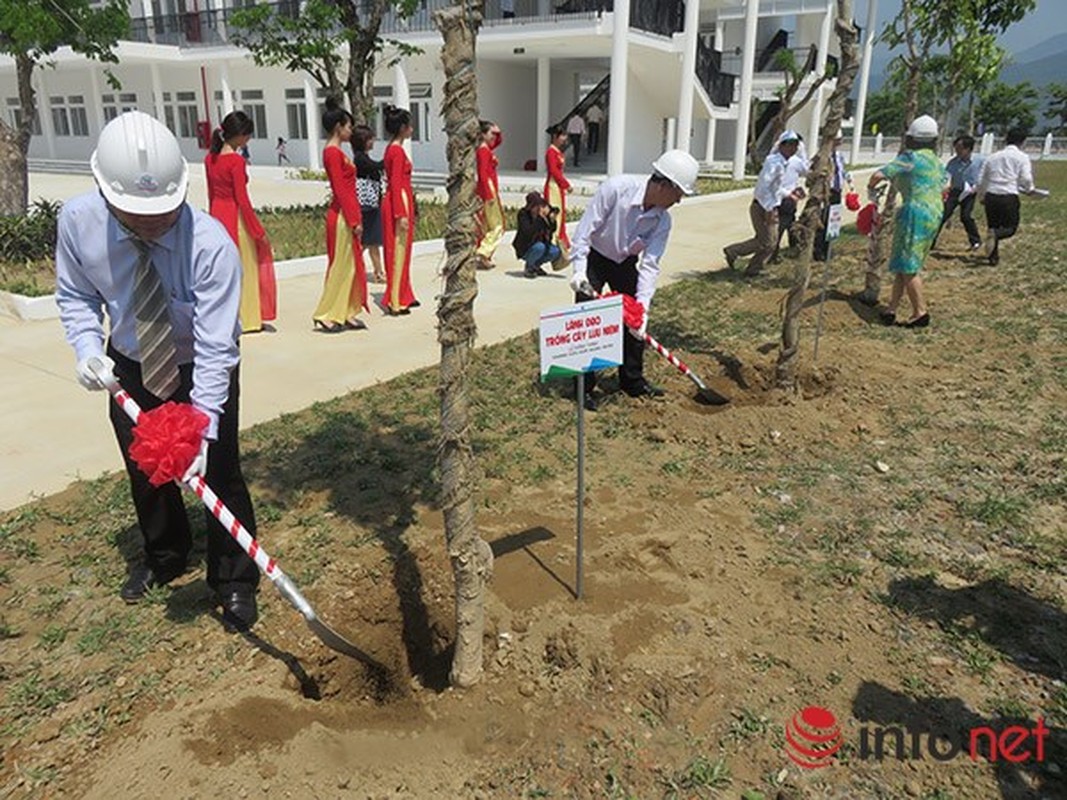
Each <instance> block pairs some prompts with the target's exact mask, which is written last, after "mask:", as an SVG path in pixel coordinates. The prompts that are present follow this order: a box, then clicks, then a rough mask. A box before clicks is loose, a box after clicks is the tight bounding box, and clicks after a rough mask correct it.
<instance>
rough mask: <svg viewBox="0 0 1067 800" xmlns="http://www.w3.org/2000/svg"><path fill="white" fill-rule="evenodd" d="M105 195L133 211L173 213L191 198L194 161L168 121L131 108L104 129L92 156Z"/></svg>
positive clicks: (123, 208) (98, 182)
mask: <svg viewBox="0 0 1067 800" xmlns="http://www.w3.org/2000/svg"><path fill="white" fill-rule="evenodd" d="M89 166H90V167H92V170H93V177H94V178H96V183H97V185H98V186H99V187H100V192H101V193H102V194H103V195H104V198H105V199H106V200H107V201H108V202H109V203H111V205H113V206H114V207H115V208H117V209H119V210H120V211H125V212H127V213H130V214H167V213H169V212H171V211H173V210H174V209H176V208H177V207H178V206H180V205H181V204H182V203H183V202H184V201H185V192H186V189H187V188H188V186H189V165H188V164H186V163H185V159H184V158H183V157H182V151H181V148H180V147H179V146H178V140H177V139H175V138H174V134H173V133H171V132H170V130H169V129H168V128H167V126H166V125H164V124H163V123H162V122H160V121H159V120H157V119H156V118H155V117H151V116H149V115H148V114H145V113H144V112H141V111H127V112H126V113H125V114H120V115H119V116H117V117H115V119H113V120H111V122H109V123H108V124H107V125H105V126H104V129H103V130H102V131H100V138H99V139H98V140H97V142H96V150H94V151H93V155H92V157H91V158H90V159H89Z"/></svg>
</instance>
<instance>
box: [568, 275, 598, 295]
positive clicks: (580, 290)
mask: <svg viewBox="0 0 1067 800" xmlns="http://www.w3.org/2000/svg"><path fill="white" fill-rule="evenodd" d="M571 288H572V289H573V290H574V292H575V294H584V295H588V296H589V297H596V290H595V289H594V288H593V287H592V285H591V284H590V283H589V278H587V277H586V276H585V275H584V274H579V273H577V272H576V273H574V274H573V275H571Z"/></svg>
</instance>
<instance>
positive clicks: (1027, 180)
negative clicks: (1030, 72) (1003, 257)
mask: <svg viewBox="0 0 1067 800" xmlns="http://www.w3.org/2000/svg"><path fill="white" fill-rule="evenodd" d="M1024 141H1026V131H1025V130H1023V129H1022V128H1012V129H1011V130H1010V131H1008V143H1007V145H1006V146H1005V147H1004V149H1003V150H1000V151H999V152H996V153H994V154H993V155H991V156H990V157H989V158H988V159H986V162H985V164H983V165H982V172H981V175H980V177H979V178H978V202H980V203H982V204H984V205H985V218H986V225H988V226H989V235H988V236H987V237H986V255H988V256H989V263H990V264H993V265H996V264H999V263H1000V242H1001V241H1002V240H1004V239H1010V238H1011V237H1012V236H1014V235H1015V231H1016V230H1017V229H1018V228H1019V194H1020V193H1026V194H1029V193H1030V192H1032V191H1033V190H1034V173H1033V170H1032V168H1031V167H1030V157H1029V156H1028V155H1026V153H1024V152H1023V151H1022V150H1021V149H1020V147H1021V145H1022V143H1023V142H1024Z"/></svg>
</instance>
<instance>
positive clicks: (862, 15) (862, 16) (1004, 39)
mask: <svg viewBox="0 0 1067 800" xmlns="http://www.w3.org/2000/svg"><path fill="white" fill-rule="evenodd" d="M867 2H868V0H854V1H853V5H852V7H853V13H854V14H855V15H856V21H857V22H858V23H859V24H860V25H863V24H864V23H865V22H866V20H867ZM899 12H900V0H878V30H879V31H880V30H882V29H883V28H884V27H885V24H886V23H887V22H888V21H889V20H891V19H892V18H893V17H895V16H896V15H897V14H898V13H899ZM1058 33H1067V2H1064V0H1037V8H1036V9H1034V10H1033V11H1031V12H1030V14H1028V15H1027V17H1026V18H1025V19H1024V20H1022V21H1021V22H1017V23H1015V25H1013V26H1012V27H1010V28H1008V30H1007V32H1006V33H1005V34H1004V35H1003V36H1001V38H1000V44H1001V46H1002V47H1004V48H1005V49H1006V50H1008V52H1009V53H1019V52H1022V51H1023V50H1026V49H1027V48H1029V47H1033V46H1034V45H1035V44H1040V43H1041V42H1043V41H1044V40H1045V39H1048V38H1049V37H1051V36H1055V35H1056V34H1058ZM875 58H876V60H877V61H879V62H884V61H886V60H888V59H889V50H888V48H887V47H886V46H885V45H875Z"/></svg>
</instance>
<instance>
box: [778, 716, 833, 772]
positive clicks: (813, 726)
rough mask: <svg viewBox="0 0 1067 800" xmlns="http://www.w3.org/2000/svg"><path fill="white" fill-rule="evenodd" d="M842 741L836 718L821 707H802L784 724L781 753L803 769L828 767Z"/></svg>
mask: <svg viewBox="0 0 1067 800" xmlns="http://www.w3.org/2000/svg"><path fill="white" fill-rule="evenodd" d="M842 741H843V739H842V736H841V728H840V727H839V726H838V724H837V717H835V716H834V712H832V711H830V709H828V708H823V707H822V706H808V707H807V708H802V709H801V710H800V711H798V712H797V713H796V714H794V715H793V718H792V719H790V720H789V722H787V723H786V726H785V754H786V755H787V756H789V758H790V760H791V761H792V762H793V763H794V764H796V765H797V766H799V767H803V768H804V769H818V768H820V767H828V766H829V765H830V764H831V763H833V760H834V754H835V753H837V751H838V750H840V749H841V744H842Z"/></svg>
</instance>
